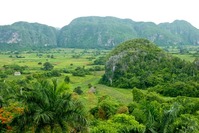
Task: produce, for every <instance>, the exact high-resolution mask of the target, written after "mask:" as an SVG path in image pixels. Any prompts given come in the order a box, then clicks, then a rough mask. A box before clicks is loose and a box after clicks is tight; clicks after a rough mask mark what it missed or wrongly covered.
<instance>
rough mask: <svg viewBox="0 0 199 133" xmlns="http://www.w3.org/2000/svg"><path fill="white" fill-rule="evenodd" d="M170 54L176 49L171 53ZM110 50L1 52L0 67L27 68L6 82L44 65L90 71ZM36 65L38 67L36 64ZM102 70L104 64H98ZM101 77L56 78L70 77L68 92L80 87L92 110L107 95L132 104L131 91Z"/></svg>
mask: <svg viewBox="0 0 199 133" xmlns="http://www.w3.org/2000/svg"><path fill="white" fill-rule="evenodd" d="M173 51H178V50H176V49H175V50H170V52H171V53H172V52H173ZM109 52H110V51H108V50H95V49H88V50H85V49H69V48H65V49H64V48H62V49H51V50H46V51H42V52H41V51H31V52H30V51H23V52H1V54H0V66H1V67H3V66H4V65H12V64H17V65H19V66H27V70H25V71H28V74H26V73H25V74H22V75H20V76H14V75H13V74H12V75H8V78H6V79H5V80H18V79H24V78H25V77H26V76H27V75H31V74H35V73H42V72H44V70H42V69H41V68H43V64H44V63H45V62H50V63H51V64H52V65H53V66H54V70H67V71H74V70H75V68H77V67H84V68H85V69H89V68H92V67H94V66H96V65H94V64H93V62H94V60H95V59H97V58H99V57H101V56H106V55H107V54H108V53H109ZM173 55H174V56H177V57H179V58H182V59H184V60H187V61H191V62H192V61H194V59H195V58H196V57H194V56H193V54H179V53H173ZM39 62H40V63H41V64H39ZM99 66H100V67H102V68H104V66H103V65H99ZM103 74H104V71H92V72H91V73H90V74H89V75H86V76H84V77H81V76H73V75H72V74H71V73H63V72H62V73H61V76H59V77H56V79H57V80H58V82H63V81H64V77H65V76H69V77H70V85H69V86H70V89H71V91H72V90H73V89H74V88H75V87H78V86H79V87H81V89H82V90H83V94H82V95H81V96H78V97H79V98H80V99H81V100H82V101H83V102H84V103H85V105H87V107H89V108H91V107H93V106H95V105H96V104H97V101H98V98H99V97H101V96H104V95H109V96H110V97H112V98H113V99H115V100H117V101H119V102H121V103H123V104H126V105H127V104H129V103H130V102H131V101H132V93H131V91H132V90H131V89H120V88H113V87H108V86H105V85H101V84H99V83H98V82H99V80H100V78H101V77H102V75H103ZM88 84H91V85H92V86H94V87H95V88H96V91H97V93H96V94H92V93H89V89H90V88H89V87H88Z"/></svg>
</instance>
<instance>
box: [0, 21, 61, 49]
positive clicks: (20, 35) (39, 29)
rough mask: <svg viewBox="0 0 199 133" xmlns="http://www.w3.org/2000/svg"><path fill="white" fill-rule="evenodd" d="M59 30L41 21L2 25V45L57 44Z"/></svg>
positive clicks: (13, 46)
mask: <svg viewBox="0 0 199 133" xmlns="http://www.w3.org/2000/svg"><path fill="white" fill-rule="evenodd" d="M57 32H58V31H57V30H56V29H55V28H53V27H50V26H47V25H43V24H39V23H27V22H16V23H14V24H12V25H7V26H0V47H1V49H9V48H17V49H18V48H27V47H35V48H39V47H44V46H57Z"/></svg>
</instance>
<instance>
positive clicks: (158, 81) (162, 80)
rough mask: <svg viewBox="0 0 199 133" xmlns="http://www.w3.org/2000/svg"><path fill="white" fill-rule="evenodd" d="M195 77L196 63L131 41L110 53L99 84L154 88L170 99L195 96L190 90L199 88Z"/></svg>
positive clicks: (197, 74)
mask: <svg viewBox="0 0 199 133" xmlns="http://www.w3.org/2000/svg"><path fill="white" fill-rule="evenodd" d="M198 78H199V71H198V68H197V65H196V64H194V63H190V62H186V61H184V60H181V59H180V58H177V57H174V56H172V55H170V54H168V53H166V52H164V51H163V50H162V49H160V48H158V46H157V45H155V44H154V43H152V42H150V41H149V40H146V39H133V40H128V41H126V42H123V43H121V44H119V45H118V46H116V47H115V48H114V49H113V50H112V51H111V53H110V54H109V56H108V58H107V61H106V65H105V74H104V76H103V78H102V79H101V83H103V84H106V85H109V86H114V87H121V88H134V87H137V88H140V89H146V88H152V87H157V90H156V91H158V92H159V93H162V94H164V95H169V96H177V95H186V96H196V94H197V95H198V94H199V90H195V92H193V93H192V94H191V93H189V91H190V92H191V89H194V88H197V87H196V86H198V87H199V85H198V84H197V82H198ZM196 84H197V85H196ZM187 85H189V86H187ZM178 87H179V89H176V88H178ZM154 89H156V88H154ZM175 89H176V90H175ZM196 91H197V93H196ZM171 93H172V94H171Z"/></svg>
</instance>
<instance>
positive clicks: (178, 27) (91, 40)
mask: <svg viewBox="0 0 199 133" xmlns="http://www.w3.org/2000/svg"><path fill="white" fill-rule="evenodd" d="M135 38H146V39H148V40H150V41H152V42H154V43H155V44H157V45H159V46H182V45H198V44H199V30H198V29H197V28H195V27H194V26H192V25H191V24H190V23H188V22H186V21H184V20H176V21H174V22H172V23H161V24H158V25H157V24H155V23H153V22H135V21H133V20H130V19H120V18H115V17H97V16H90V17H79V18H76V19H74V20H73V21H72V22H71V23H70V24H68V25H66V26H64V27H62V28H61V29H60V30H58V29H56V28H53V27H50V26H47V25H43V24H39V23H28V22H16V23H14V24H12V25H6V26H0V48H1V50H13V49H25V48H26V49H30V48H37V49H40V48H42V47H44V48H45V47H62V48H86V49H88V48H102V49H111V48H113V47H115V46H117V45H118V44H120V43H122V42H124V41H126V40H129V39H135Z"/></svg>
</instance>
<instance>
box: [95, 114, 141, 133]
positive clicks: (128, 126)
mask: <svg viewBox="0 0 199 133" xmlns="http://www.w3.org/2000/svg"><path fill="white" fill-rule="evenodd" d="M144 131H145V126H144V125H142V124H139V122H137V121H136V120H135V117H134V116H130V115H126V114H117V115H114V116H113V117H112V118H111V119H110V120H108V121H100V122H98V123H97V125H95V126H94V127H93V128H91V133H99V132H103V133H116V132H119V133H120V132H125V133H132V132H135V133H144Z"/></svg>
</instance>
